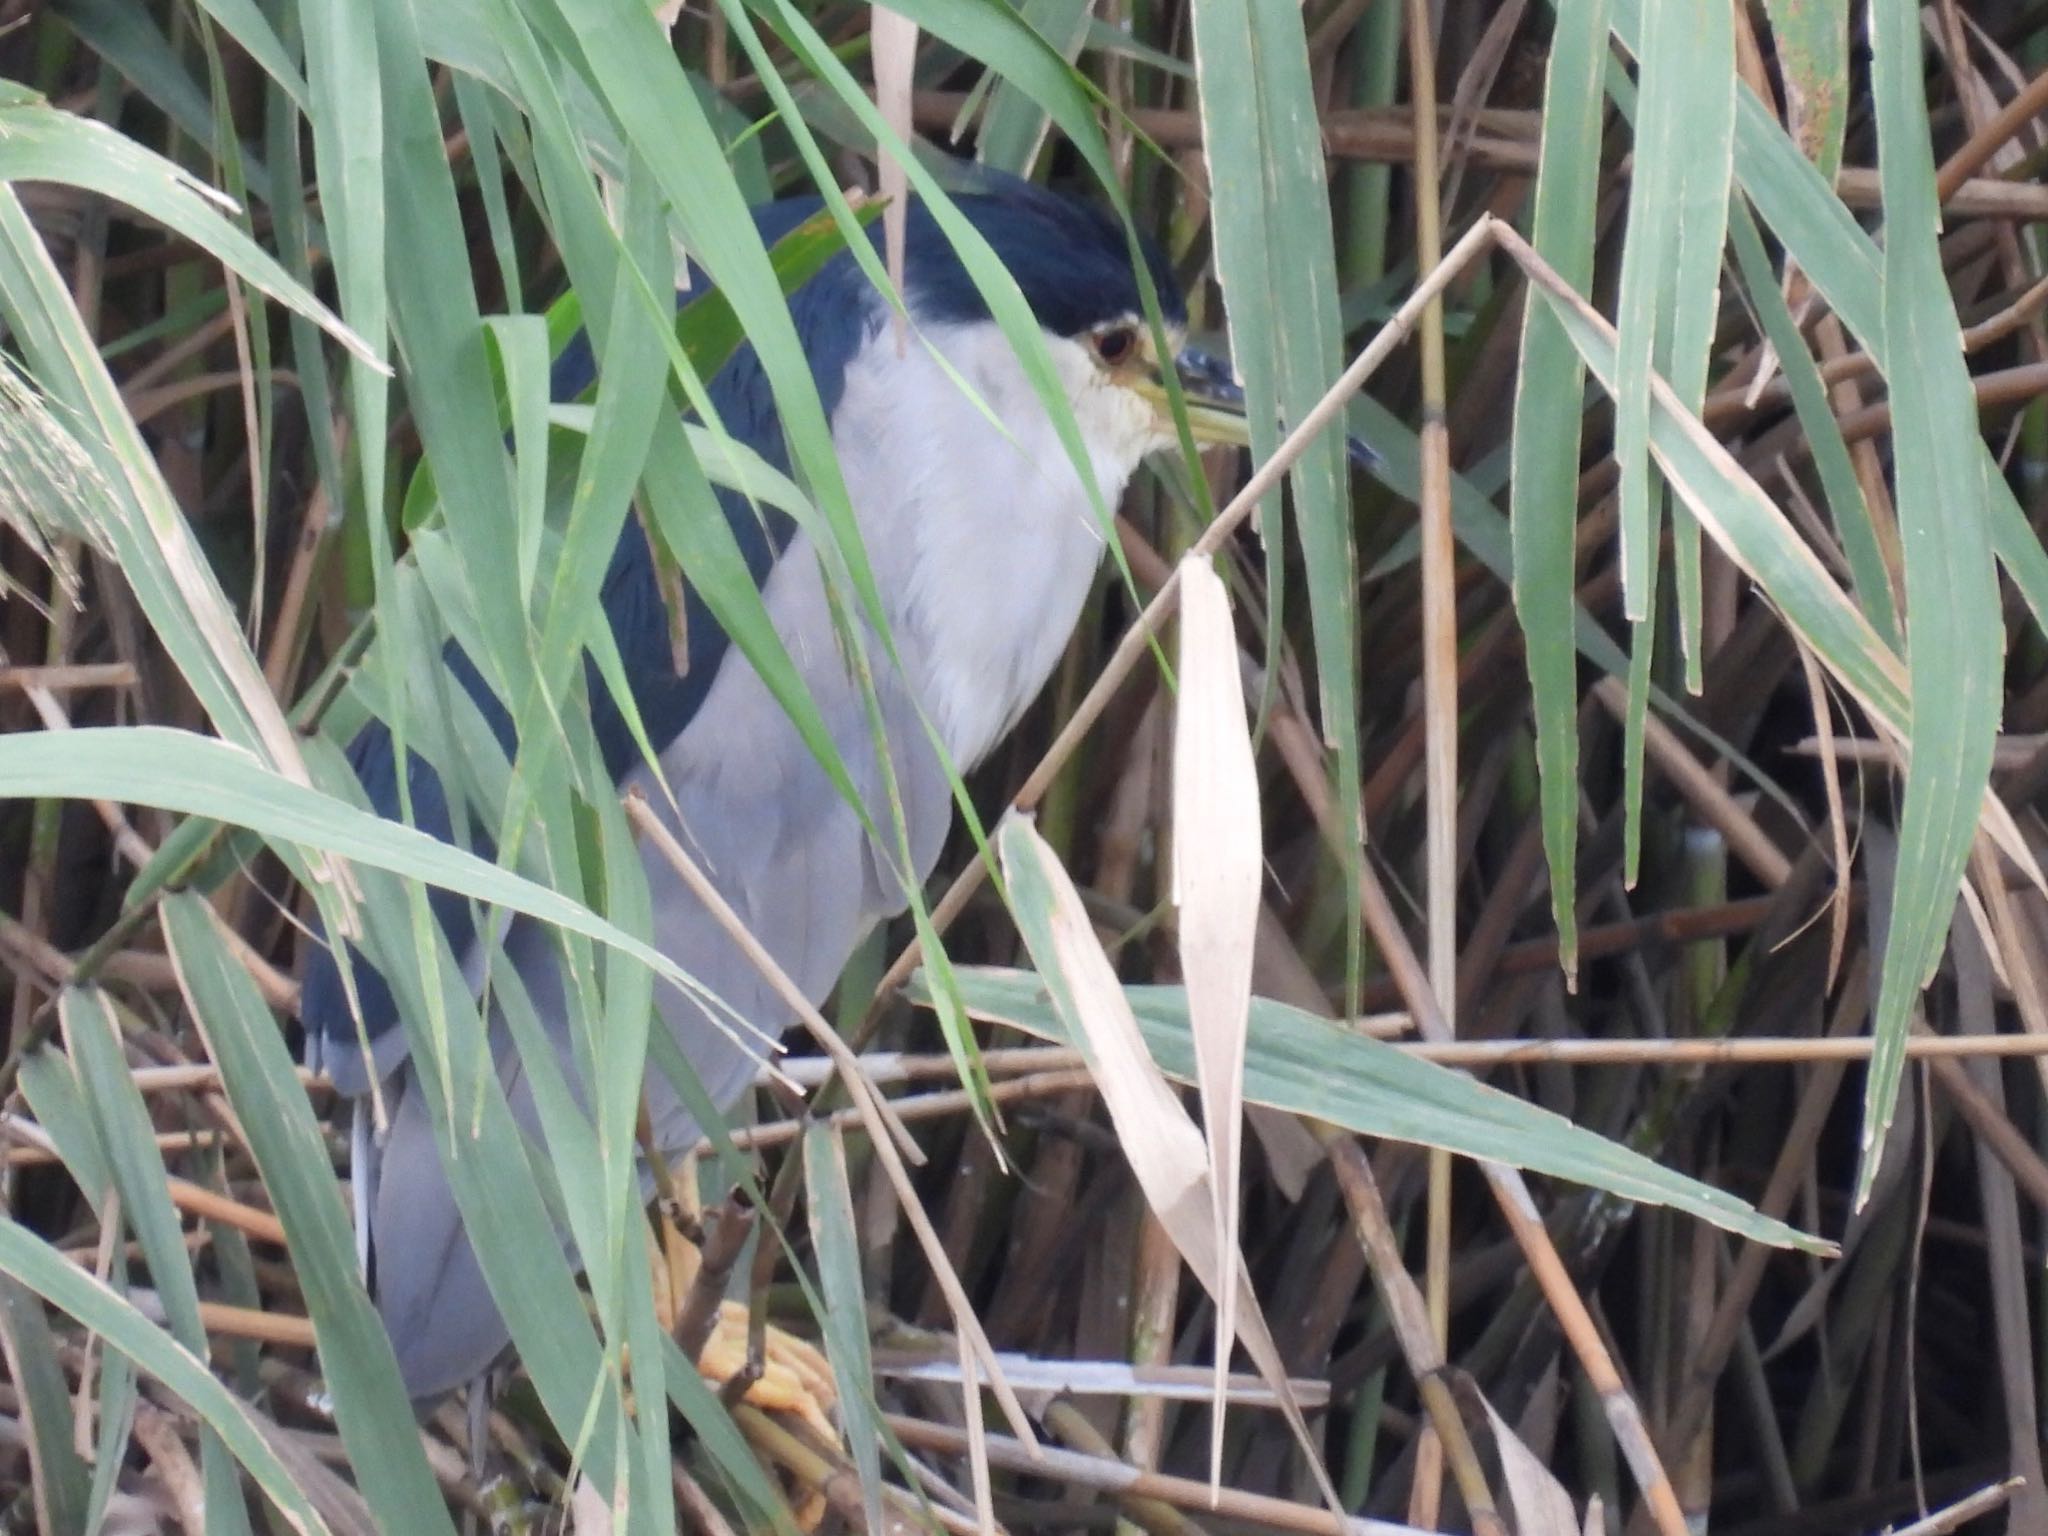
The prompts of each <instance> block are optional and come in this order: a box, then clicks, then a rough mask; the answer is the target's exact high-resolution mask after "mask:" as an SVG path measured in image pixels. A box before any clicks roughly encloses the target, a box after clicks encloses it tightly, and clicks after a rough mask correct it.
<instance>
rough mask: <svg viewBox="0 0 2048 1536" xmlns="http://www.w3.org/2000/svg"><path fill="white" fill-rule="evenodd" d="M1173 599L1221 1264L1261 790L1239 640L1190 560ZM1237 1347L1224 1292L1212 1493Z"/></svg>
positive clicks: (1188, 873)
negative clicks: (1178, 607) (1177, 604)
mask: <svg viewBox="0 0 2048 1536" xmlns="http://www.w3.org/2000/svg"><path fill="white" fill-rule="evenodd" d="M1180 594H1181V597H1180V601H1181V610H1180V625H1181V628H1180V696H1179V700H1178V704H1177V709H1176V712H1175V715H1174V733H1173V885H1174V901H1175V904H1176V905H1177V906H1178V907H1179V909H1180V968H1181V975H1182V977H1183V979H1184V980H1185V981H1186V983H1187V989H1188V1017H1189V1020H1190V1022H1191V1024H1192V1025H1193V1029H1194V1040H1195V1067H1196V1083H1197V1086H1198V1087H1199V1088H1200V1090H1201V1095H1202V1123H1203V1126H1204V1128H1205V1130H1206V1133H1207V1137H1208V1143H1209V1156H1208V1165H1209V1194H1210V1208H1211V1220H1212V1221H1213V1223H1214V1227H1215V1239H1214V1241H1215V1244H1216V1251H1217V1252H1218V1253H1225V1254H1229V1253H1236V1252H1237V1251H1238V1241H1237V1227H1238V1190H1237V1182H1238V1167H1239V1161H1240V1152H1241V1150H1242V1146H1243V1140H1244V1052H1245V1035H1246V1031H1247V1029H1248V1027H1249V1024H1250V1016H1251V1000H1252V954H1253V950H1254V942H1253V941H1254V937H1255V935H1256V933H1257V930H1258V924H1259V887H1260V884H1261V876H1262V872H1263V867H1264V866H1263V859H1264V853H1263V849H1262V838H1261V833H1260V826H1259V780H1258V770H1257V766H1256V764H1255V763H1254V762H1253V760H1252V742H1251V731H1250V727H1249V724H1248V723H1247V721H1246V719H1245V711H1244V686H1243V683H1242V681H1241V680H1240V673H1239V670H1238V658H1237V634H1236V631H1235V630H1234V629H1233V628H1232V626H1231V622H1230V599H1229V597H1228V596H1227V595H1226V594H1225V592H1224V590H1223V582H1222V581H1221V579H1220V578H1218V576H1217V575H1216V570H1215V567H1214V566H1213V565H1211V564H1210V562H1209V561H1208V560H1207V559H1204V558H1203V557H1202V556H1200V555H1190V556H1188V558H1187V559H1186V560H1184V561H1183V562H1182V563H1181V583H1180ZM1133 1034H1134V1036H1135V1027H1134V1029H1133ZM1141 1048H1142V1047H1141ZM1148 1061H1149V1058H1148ZM1155 1071H1156V1069H1155ZM1161 1081H1162V1082H1163V1081H1164V1079H1163V1078H1162V1079H1161ZM1236 1337H1237V1294H1236V1291H1235V1290H1234V1289H1232V1288H1228V1287H1226V1288H1225V1290H1224V1292H1223V1294H1222V1295H1221V1296H1220V1297H1218V1298H1217V1304H1216V1382H1215V1392H1216V1408H1215V1412H1214V1414H1212V1415H1211V1418H1210V1430H1211V1433H1210V1444H1209V1476H1210V1480H1211V1481H1212V1482H1214V1481H1217V1480H1220V1478H1221V1477H1222V1469H1223V1427H1224V1411H1223V1410H1224V1403H1225V1382H1226V1377H1227V1376H1228V1374H1229V1370H1230V1352H1231V1346H1232V1344H1233V1343H1234V1342H1235V1340H1236Z"/></svg>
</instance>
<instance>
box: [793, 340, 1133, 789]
mask: <svg viewBox="0 0 2048 1536" xmlns="http://www.w3.org/2000/svg"><path fill="white" fill-rule="evenodd" d="M1048 345H1049V348H1050V350H1051V351H1052V353H1053V357H1054V364H1055V367H1056V368H1059V369H1060V370H1061V371H1062V374H1063V376H1064V377H1063V383H1065V384H1066V385H1067V386H1068V395H1069V398H1070V399H1073V398H1078V400H1079V406H1078V408H1077V411H1076V418H1077V422H1078V424H1079V425H1080V427H1081V430H1082V438H1083V441H1084V442H1085V443H1086V444H1087V447H1088V449H1089V456H1090V458H1091V460H1092V467H1093V470H1094V476H1095V483H1096V486H1097V488H1098V489H1099V491H1100V493H1101V497H1102V505H1103V506H1104V507H1106V508H1114V506H1115V505H1116V500H1117V497H1118V496H1119V495H1120V494H1121V493H1122V491H1123V487H1124V482H1125V481H1126V480H1127V479H1128V478H1129V477H1130V473H1131V471H1132V469H1133V468H1135V467H1136V464H1137V461H1138V458H1139V457H1140V455H1141V454H1142V453H1143V452H1144V450H1145V448H1146V447H1147V446H1149V443H1148V442H1147V441H1146V440H1145V437H1144V428H1143V425H1142V423H1140V422H1139V421H1138V420H1137V419H1136V418H1135V417H1132V416H1131V415H1130V413H1129V410H1128V405H1127V402H1126V401H1125V400H1124V399H1123V398H1121V393H1120V392H1119V396H1118V397H1117V398H1109V397H1108V396H1107V395H1106V394H1105V396H1104V397H1103V398H1100V399H1094V398H1091V397H1090V394H1089V390H1090V387H1091V385H1090V380H1091V378H1092V366H1091V365H1090V364H1089V362H1088V360H1087V358H1086V356H1085V355H1084V354H1083V353H1082V351H1081V349H1080V347H1078V346H1077V345H1075V344H1074V343H1071V342H1066V341H1061V340H1059V339H1058V338H1049V339H1048ZM933 350H936V351H937V352H939V353H940V354H941V355H942V356H943V357H944V359H945V363H946V365H947V366H943V367H942V366H941V364H940V362H939V360H938V358H935V357H934V356H933V355H932V353H933ZM949 369H950V371H949ZM963 385H964V386H965V388H963ZM966 389H971V390H973V391H974V393H975V395H978V396H979V403H977V402H976V400H975V399H973V398H970V396H969V395H968V394H967V393H966V392H965V391H966ZM998 422H1000V423H1001V425H1000V426H998V425H997V423H998ZM833 438H834V442H835V445H836V446H837V448H838V450H839V455H840V460H841V463H842V465H843V467H844V469H845V472H846V482H847V486H848V489H849V490H850V492H851V493H852V496H853V500H854V506H855V511H856V512H857V514H858V516H859V518H860V522H861V529H862V533H863V535H864V537H865V540H866V543H867V548H868V552H869V556H870V558H871V560H872V561H873V564H874V568H875V573H876V579H877V581H878V583H879V584H880V586H881V587H882V589H883V601H884V602H885V603H886V604H887V605H888V608H889V610H890V618H891V621H892V623H893V624H894V626H895V632H896V639H897V643H898V645H899V647H900V648H901V650H902V652H903V656H904V662H905V665H906V666H907V667H909V668H910V670H911V672H912V674H913V681H914V684H915V686H916V687H917V688H918V690H919V693H920V696H921V698H920V702H921V703H922V704H923V705H924V707H925V709H926V710H927V711H929V712H930V714H931V715H932V717H933V719H934V722H935V723H936V724H937V726H938V728H939V730H940V731H941V733H942V734H943V735H944V737H945V740H946V746H947V749H948V750H949V751H950V752H951V754H952V755H953V758H954V760H955V761H956V762H957V763H958V764H960V765H961V766H962V767H963V768H965V767H969V766H972V765H973V764H974V763H976V762H978V761H980V759H981V758H983V757H985V756H986V755H987V754H988V752H989V751H990V749H991V748H993V747H994V746H995V744H996V743H997V742H998V741H999V740H1001V738H1002V736H1003V734H1004V733H1005V732H1006V731H1007V730H1008V729H1009V728H1010V726H1011V725H1013V724H1014V723H1015V721H1016V719H1017V716H1018V715H1019V714H1020V713H1022V711H1023V710H1024V708H1025V706H1027V705H1028V704H1029V703H1030V702H1031V700H1032V699H1033V698H1034V697H1036V696H1037V693H1038V691H1039V689H1040V688H1041V687H1042V686H1044V683H1045V680H1046V677H1047V676H1048V675H1049V674H1050V673H1051V671H1052V669H1053V666H1054V664H1055V663H1056V662H1057V661H1058V659H1059V656H1060V653H1061V651H1062V650H1063V649H1064V648H1065V646H1066V643H1067V637H1068V636H1069V635H1070V634H1071V633H1072V632H1073V628H1074V624H1075V621H1076V620H1077V619H1078V618H1079V616H1080V612H1081V605H1082V603H1083V602H1084V601H1085V600H1086V598H1087V595H1088V588H1089V585H1090V583H1091V582H1092V580H1093V578H1094V574H1095V568H1096V566H1097V564H1098V563H1099V562H1100V559H1101V554H1102V549H1103V535H1102V531H1101V524H1100V522H1099V521H1098V517H1097V513H1096V511H1095V503H1094V501H1093V499H1092V498H1091V497H1090V495H1089V493H1088V489H1087V487H1086V486H1085V485H1084V483H1083V482H1082V479H1081V477H1080V475H1079V474H1078V473H1077V472H1076V470H1075V468H1074V464H1073V462H1072V460H1071V459H1070V458H1069V456H1068V454H1067V451H1066V449H1065V447H1064V446H1063V445H1062V444H1061V442H1060V439H1059V435H1058V433H1057V431H1056V430H1055V429H1054V427H1053V423H1052V419H1051V417H1050V416H1049V415H1048V414H1047V412H1046V410H1045V408H1044V406H1043V405H1042V404H1041V403H1040V401H1039V399H1038V396H1037V394H1036V393H1035V392H1034V391H1033V389H1032V387H1031V385H1030V383H1029V381H1028V380H1027V379H1026V378H1025V377H1024V374H1023V370H1022V369H1021V368H1020V367H1019V365H1018V363H1017V360H1016V358H1015V355H1014V354H1013V353H1012V352H1011V350H1010V347H1009V344H1008V342H1007V341H1005V340H1004V339H1003V337H1002V335H1001V333H1000V332H998V331H997V329H996V328H995V327H994V326H993V325H990V324H981V325H969V326H953V327H945V328H938V329H927V330H926V331H924V332H923V333H922V336H917V335H913V336H911V337H909V338H907V339H906V340H905V342H904V344H903V348H902V350H901V351H900V352H899V349H898V345H897V341H896V338H895V336H894V335H893V334H892V333H891V332H890V331H888V330H886V329H885V330H884V331H883V332H882V333H881V334H880V335H879V336H877V337H876V338H875V339H874V340H873V341H871V342H870V343H869V344H868V345H867V346H866V347H865V348H864V349H863V350H862V352H861V355H860V356H859V357H858V358H857V359H856V360H855V361H854V363H853V365H852V366H851V367H849V369H848V370H847V375H846V388H845V393H844V394H843V395H842V396H841V399H840V403H839V409H838V411H837V412H836V413H835V416H834V420H833Z"/></svg>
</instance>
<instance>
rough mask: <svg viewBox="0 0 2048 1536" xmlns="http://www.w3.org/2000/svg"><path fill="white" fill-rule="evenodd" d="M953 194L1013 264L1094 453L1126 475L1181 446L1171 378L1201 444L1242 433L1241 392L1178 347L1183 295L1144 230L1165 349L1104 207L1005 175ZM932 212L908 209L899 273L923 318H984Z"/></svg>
mask: <svg viewBox="0 0 2048 1536" xmlns="http://www.w3.org/2000/svg"><path fill="white" fill-rule="evenodd" d="M984 185H985V186H986V185H987V183H986V182H985V183H984ZM954 201H955V203H956V204H957V206H958V207H959V208H960V210H961V211H962V212H963V213H964V214H965V215H966V216H967V217H968V219H969V220H971V221H972V223H973V224H974V226H975V228H976V229H977V230H979V231H980V233H981V235H982V236H983V238H985V239H986V240H987V241H988V243H989V245H990V247H991V248H992V249H993V250H994V251H995V253H996V255H997V256H998V257H999V258H1000V259H1001V260H1002V262H1003V265H1004V266H1005V267H1007V268H1008V269H1009V272H1010V274H1011V276H1012V277H1013V278H1015V279H1016V282H1017V286H1018V288H1019V289H1020V290H1021V291H1022V293H1023V295H1024V298H1025V301H1026V302H1027V303H1028V304H1029V305H1030V306H1031V311H1032V313H1033V315H1035V316H1036V317H1037V319H1038V322H1039V324H1040V325H1041V326H1042V327H1043V328H1044V332H1045V343H1046V348H1047V351H1048V353H1049V354H1050V356H1051V358H1052V361H1053V365H1054V367H1055V369H1056V370H1057V371H1058V373H1059V376H1060V380H1061V382H1062V384H1063V385H1064V386H1065V388H1066V393H1067V396H1068V403H1069V404H1070V405H1071V406H1072V407H1073V411H1074V418H1075V421H1076V422H1077V423H1078V424H1079V426H1080V428H1081V431H1082V435H1083V437H1084V439H1085V440H1086V441H1088V443H1089V445H1090V447H1091V448H1092V449H1093V450H1095V452H1096V454H1097V456H1098V460H1099V461H1102V462H1106V463H1107V464H1108V465H1109V466H1110V467H1111V468H1112V470H1113V471H1115V472H1119V474H1120V475H1123V474H1128V473H1129V472H1130V470H1132V469H1134V468H1135V467H1136V466H1137V462H1138V460H1139V459H1141V458H1143V457H1144V456H1145V455H1146V454H1148V453H1153V452H1156V451H1159V450H1161V449H1168V448H1172V447H1174V446H1176V445H1177V444H1178V443H1179V441H1180V436H1179V433H1178V431H1177V430H1176V428H1175V426H1174V419H1173V411H1172V406H1171V404H1170V399H1169V391H1168V388H1167V380H1168V377H1169V376H1171V377H1173V378H1175V379H1177V381H1178V383H1179V386H1180V393H1181V396H1182V399H1183V401H1184V402H1185V404H1186V408H1187V414H1188V425H1189V428H1190V430H1191V432H1192V434H1193V436H1194V439H1195V441H1196V443H1197V444H1202V445H1207V444H1217V443H1222V444H1234V445H1237V446H1245V445H1247V444H1248V443H1249V442H1250V433H1249V430H1248V427H1247V424H1246V420H1245V404H1244V391H1243V390H1242V389H1241V388H1240V387H1239V386H1238V384H1237V383H1236V381H1235V380H1234V379H1233V378H1232V376H1231V372H1230V369H1229V367H1228V366H1227V365H1225V364H1224V363H1222V362H1220V361H1219V360H1217V359H1215V358H1212V357H1210V356H1208V355H1206V354H1204V353H1201V352H1198V351H1196V350H1194V349H1192V348H1190V347H1188V346H1187V345H1186V332H1187V301H1186V298H1185V296H1184V295H1183V294H1182V292H1181V288H1180V284H1179V282H1178V281H1176V279H1175V278H1174V275H1173V270H1172V268H1171V267H1170V266H1169V265H1168V264H1167V261H1166V257H1165V254H1164V253H1163V252H1162V251H1161V250H1160V249H1159V248H1158V246H1156V245H1155V244H1154V243H1153V242H1152V241H1151V240H1149V239H1145V238H1143V237H1142V236H1141V237H1140V240H1139V251H1140V254H1141V255H1142V257H1143V260H1144V266H1145V272H1146V275H1147V276H1148V277H1149V279H1150V282H1151V287H1152V293H1153V297H1154V299H1155V301H1156V304H1157V308H1158V315H1159V319H1160V322H1161V327H1160V328H1161V331H1162V332H1163V340H1164V346H1163V348H1162V346H1161V337H1160V336H1159V335H1158V334H1157V333H1155V332H1154V330H1153V328H1152V326H1151V324H1150V323H1149V322H1148V320H1147V318H1146V308H1145V298H1144V295H1143V293H1142V292H1141V289H1140V284H1139V276H1138V272H1137V269H1136V267H1135V266H1134V264H1133V262H1132V259H1131V243H1130V241H1129V240H1128V239H1127V238H1126V236H1125V233H1124V228H1123V226H1122V224H1121V223H1119V222H1118V220H1117V219H1116V218H1115V217H1114V216H1113V215H1112V214H1110V213H1109V212H1108V211H1106V210H1104V209H1102V208H1099V207H1096V206H1094V205H1092V204H1090V203H1085V202H1081V201H1077V200H1075V199H1072V198H1068V197H1065V196H1062V195H1061V194H1059V193H1056V192H1052V191H1048V190H1047V189H1045V188H1043V187H1038V186H1034V185H1032V184H1031V183H1028V182H1024V181H1019V180H1011V179H1009V178H1002V179H1001V180H999V181H998V182H996V183H995V184H994V185H993V187H992V188H991V189H989V190H978V191H973V192H968V193H960V194H955V197H954ZM929 220H930V216H929V214H926V213H925V212H924V211H923V210H922V209H921V208H914V211H913V221H914V222H913V235H912V239H911V241H910V253H911V263H910V270H909V272H908V274H907V276H908V287H909V288H910V291H911V295H912V302H913V305H914V307H915V308H916V310H917V311H918V314H919V316H920V318H921V319H925V320H933V321H938V322H941V323H950V324H955V325H973V324H977V323H988V321H989V312H988V305H987V301H986V300H985V299H984V298H983V297H982V295H981V291H980V290H979V288H977V287H976V285H975V283H974V281H973V279H972V278H971V277H969V276H968V274H967V272H966V270H965V268H964V267H963V266H962V265H961V263H960V260H959V257H958V256H957V254H956V253H955V252H954V250H953V247H952V245H951V243H950V242H949V241H947V240H946V239H945V238H944V237H943V236H942V235H940V234H939V233H938V231H937V229H936V227H935V226H933V225H932V224H931V223H930V222H929ZM919 224H922V225H924V228H923V229H919V228H917V225H919ZM920 235H922V236H924V238H918V237H919V236H920ZM1119 483H1121V481H1120V478H1119Z"/></svg>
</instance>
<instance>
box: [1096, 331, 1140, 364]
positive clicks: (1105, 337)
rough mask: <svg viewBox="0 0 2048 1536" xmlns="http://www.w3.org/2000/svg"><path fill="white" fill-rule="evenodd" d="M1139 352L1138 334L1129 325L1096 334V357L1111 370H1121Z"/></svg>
mask: <svg viewBox="0 0 2048 1536" xmlns="http://www.w3.org/2000/svg"><path fill="white" fill-rule="evenodd" d="M1137 350H1138V333H1137V332H1136V331H1134V330H1132V329H1131V328H1130V327H1129V326H1128V325H1118V326H1112V327H1110V329H1108V330H1106V331H1097V332H1096V333H1095V355H1096V356H1097V357H1099V358H1101V359H1102V361H1103V363H1104V364H1105V365H1106V366H1108V367H1111V368H1121V367H1122V366H1123V365H1124V364H1125V363H1127V362H1129V361H1130V360H1131V354H1132V353H1134V352H1136V351H1137Z"/></svg>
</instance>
